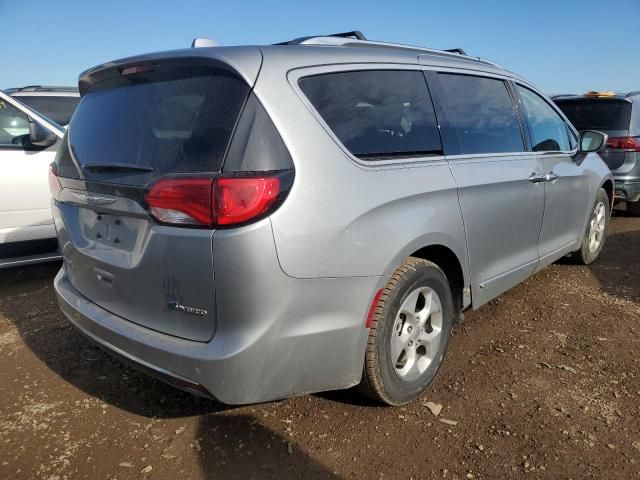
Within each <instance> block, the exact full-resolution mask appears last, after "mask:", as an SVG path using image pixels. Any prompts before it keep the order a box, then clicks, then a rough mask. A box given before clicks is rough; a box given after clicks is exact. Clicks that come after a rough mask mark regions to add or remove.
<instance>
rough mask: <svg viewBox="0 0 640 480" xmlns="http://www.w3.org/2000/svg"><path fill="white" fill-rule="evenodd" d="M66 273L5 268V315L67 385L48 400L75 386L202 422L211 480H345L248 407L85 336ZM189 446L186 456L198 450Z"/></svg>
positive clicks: (124, 405) (127, 405) (202, 449)
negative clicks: (61, 276)
mask: <svg viewBox="0 0 640 480" xmlns="http://www.w3.org/2000/svg"><path fill="white" fill-rule="evenodd" d="M59 268H60V265H59V263H55V264H44V265H33V266H28V267H24V268H18V269H10V270H0V316H3V317H5V318H6V319H8V320H9V321H10V322H11V323H12V324H13V325H14V326H15V327H16V329H17V330H18V333H19V335H20V337H21V339H22V341H23V342H24V343H25V344H26V346H27V347H28V348H29V349H30V350H31V352H33V354H34V355H35V356H36V357H37V360H38V361H40V362H42V363H43V364H45V365H46V366H47V367H48V368H49V369H50V370H51V371H53V372H54V373H55V374H57V375H58V376H59V377H61V378H62V379H63V380H64V381H65V382H67V383H64V382H57V381H53V382H51V381H49V382H47V383H46V384H43V385H46V387H44V386H43V388H45V389H46V394H47V395H48V396H51V395H57V396H59V397H69V391H68V384H71V385H73V386H74V387H76V388H78V389H79V390H81V391H82V392H84V393H85V394H87V395H89V396H91V397H95V398H98V399H99V400H100V401H102V402H105V403H108V404H111V405H114V406H117V407H118V408H120V409H123V410H125V411H127V412H130V413H133V414H136V415H140V416H143V417H146V418H162V419H177V418H182V417H196V421H197V427H196V428H197V434H196V438H197V439H199V440H198V442H199V443H198V452H199V453H198V461H199V467H200V468H201V470H202V472H203V476H204V478H247V479H250V478H259V479H262V478H305V479H320V478H322V479H325V478H337V476H336V475H335V474H333V473H332V472H330V471H329V470H327V469H326V468H325V467H324V466H322V465H321V464H320V463H318V462H317V461H316V460H314V459H312V458H311V457H310V456H309V455H307V454H306V453H304V452H303V451H302V450H301V449H300V448H298V446H297V445H296V443H295V441H292V442H290V441H289V439H287V438H286V437H285V436H283V435H282V434H279V433H276V432H274V431H272V430H271V429H269V428H268V427H265V426H264V425H262V424H261V423H260V422H259V420H258V419H257V418H256V417H254V416H253V415H248V414H246V413H245V412H246V409H242V408H233V407H228V406H225V405H222V404H219V403H216V402H213V401H210V400H206V399H200V398H197V397H194V396H193V395H190V394H186V393H183V392H181V391H179V390H176V389H174V388H173V387H170V386H168V385H165V384H164V383H162V382H159V381H156V380H154V379H152V378H150V377H148V376H146V375H144V374H143V373H140V372H138V371H136V370H134V369H132V368H130V367H128V366H126V365H124V364H122V363H120V362H119V361H118V360H116V359H115V358H112V357H111V356H110V355H109V354H108V353H106V352H104V351H102V350H100V349H99V348H97V347H96V346H95V345H94V344H93V343H91V342H90V341H89V340H87V339H85V338H84V337H83V336H82V335H80V334H79V333H78V332H77V331H76V330H75V329H74V328H73V327H72V326H71V325H70V324H69V322H68V321H67V320H66V318H64V316H63V315H62V314H61V313H60V312H59V310H58V307H57V303H56V300H55V294H54V291H53V278H54V276H55V274H56V273H57V271H58V269H59ZM26 366H27V367H28V365H26ZM56 390H58V392H56ZM43 393H44V392H43ZM168 429H169V430H171V428H170V427H168ZM182 447H183V451H182V452H179V453H178V454H179V455H182V454H183V453H184V451H187V450H189V449H190V447H189V446H188V445H183V446H182Z"/></svg>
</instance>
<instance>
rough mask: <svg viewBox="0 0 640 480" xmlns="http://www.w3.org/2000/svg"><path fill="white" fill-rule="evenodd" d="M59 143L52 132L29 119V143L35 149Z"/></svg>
mask: <svg viewBox="0 0 640 480" xmlns="http://www.w3.org/2000/svg"><path fill="white" fill-rule="evenodd" d="M57 141H58V137H57V136H56V134H55V133H53V132H52V131H50V130H48V129H46V128H45V127H43V126H42V125H40V124H39V123H37V122H34V121H33V120H31V119H29V143H30V144H31V145H33V146H35V147H42V148H46V147H50V146H51V145H53V144H54V143H56V142H57Z"/></svg>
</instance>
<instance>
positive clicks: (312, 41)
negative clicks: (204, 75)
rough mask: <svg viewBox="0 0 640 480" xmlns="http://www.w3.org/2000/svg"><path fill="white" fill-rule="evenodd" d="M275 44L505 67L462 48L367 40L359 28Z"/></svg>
mask: <svg viewBox="0 0 640 480" xmlns="http://www.w3.org/2000/svg"><path fill="white" fill-rule="evenodd" d="M275 45H334V46H338V45H340V46H352V47H354V46H358V47H386V48H396V49H402V50H409V51H413V52H416V53H436V54H440V55H451V56H456V57H460V56H463V57H469V58H470V59H473V60H479V61H481V62H484V63H488V64H490V65H493V66H495V67H497V68H500V69H504V68H503V67H501V66H500V65H498V64H495V63H493V62H490V61H488V60H484V59H481V58H480V57H472V56H470V55H468V54H467V52H465V51H464V50H463V49H462V48H450V49H446V50H438V49H435V48H426V47H418V46H415V45H406V44H402V43H390V42H378V41H374V40H367V38H366V37H365V36H364V35H363V34H362V32H360V31H358V30H354V31H352V32H344V33H333V34H330V35H312V36H309V37H300V38H294V39H293V40H289V41H286V42H280V43H276V44H275Z"/></svg>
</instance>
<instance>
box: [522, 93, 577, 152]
mask: <svg viewBox="0 0 640 480" xmlns="http://www.w3.org/2000/svg"><path fill="white" fill-rule="evenodd" d="M516 88H517V90H518V94H519V95H520V98H521V99H522V104H523V106H524V111H525V115H526V117H527V123H528V124H529V132H530V134H531V144H532V146H533V151H534V152H548V151H567V150H571V144H570V143H569V129H568V128H567V124H566V123H565V121H564V119H563V118H562V117H561V116H560V115H559V114H558V112H556V111H555V110H554V109H553V108H552V107H551V105H549V104H548V103H547V102H546V101H545V100H544V99H543V98H542V97H541V96H540V95H538V94H537V93H535V92H533V91H531V90H529V89H528V88H525V87H522V86H520V85H516Z"/></svg>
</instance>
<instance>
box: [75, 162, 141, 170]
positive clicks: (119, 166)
mask: <svg viewBox="0 0 640 480" xmlns="http://www.w3.org/2000/svg"><path fill="white" fill-rule="evenodd" d="M82 168H83V169H84V170H88V171H90V172H112V171H121V172H126V171H131V172H153V168H151V167H144V166H141V165H131V164H129V163H117V162H114V163H85V164H84V165H82Z"/></svg>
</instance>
